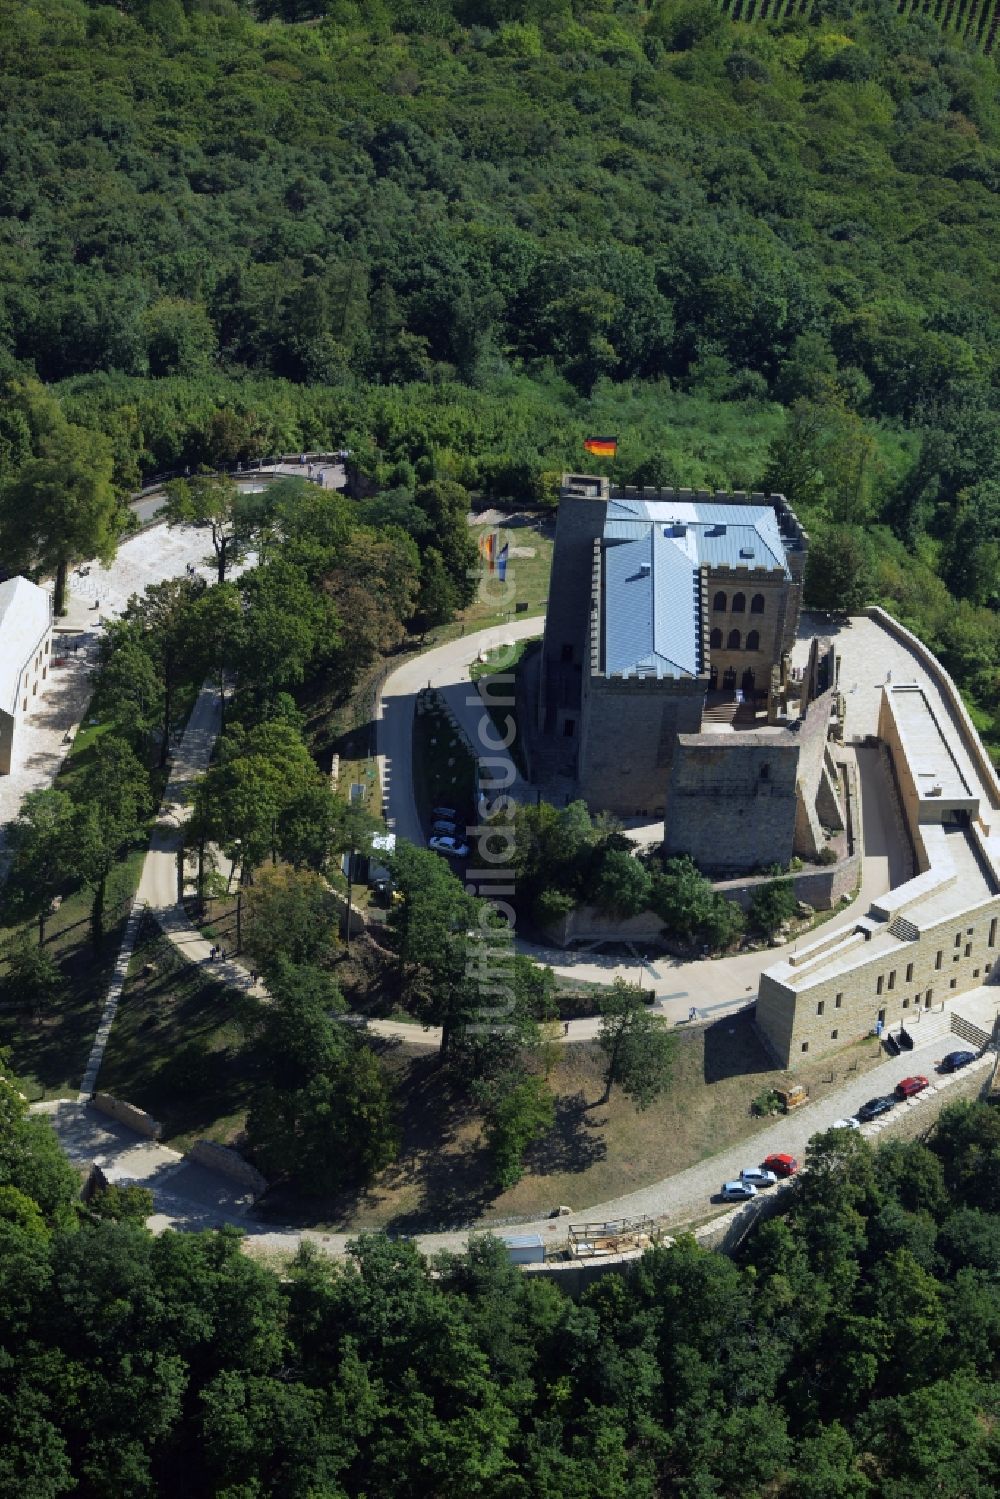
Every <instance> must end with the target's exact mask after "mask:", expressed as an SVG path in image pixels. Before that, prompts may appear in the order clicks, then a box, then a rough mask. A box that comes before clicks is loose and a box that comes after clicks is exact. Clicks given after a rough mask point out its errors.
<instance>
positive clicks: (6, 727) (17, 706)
mask: <svg viewBox="0 0 1000 1499" xmlns="http://www.w3.org/2000/svg"><path fill="white" fill-rule="evenodd" d="M51 648H52V600H51V598H50V596H49V595H48V594H47V593H46V591H45V589H44V588H39V587H37V585H36V584H34V583H29V582H28V580H27V578H8V579H7V581H6V582H5V583H0V775H9V774H10V769H11V764H12V761H13V758H14V751H15V746H16V740H17V731H18V728H19V726H20V724H21V723H22V722H23V720H24V719H25V718H26V717H27V715H28V714H29V713H30V712H31V710H32V708H33V707H34V706H35V703H36V700H37V698H38V694H39V692H40V691H41V689H42V686H43V684H44V682H45V679H46V677H47V676H48V672H49V664H50V660H51Z"/></svg>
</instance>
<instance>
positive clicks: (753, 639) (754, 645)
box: [747, 630, 760, 651]
mask: <svg viewBox="0 0 1000 1499" xmlns="http://www.w3.org/2000/svg"><path fill="white" fill-rule="evenodd" d="M747 650H748V651H759V650H760V632H759V631H758V630H751V631H750V634H749V635H748V636H747Z"/></svg>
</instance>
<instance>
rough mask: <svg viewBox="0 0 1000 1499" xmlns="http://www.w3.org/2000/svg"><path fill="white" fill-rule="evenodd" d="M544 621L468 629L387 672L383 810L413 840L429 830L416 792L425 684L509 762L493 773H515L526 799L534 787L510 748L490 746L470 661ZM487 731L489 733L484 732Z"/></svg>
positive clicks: (474, 738) (381, 754)
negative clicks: (417, 734) (418, 716)
mask: <svg viewBox="0 0 1000 1499" xmlns="http://www.w3.org/2000/svg"><path fill="white" fill-rule="evenodd" d="M543 624H544V621H543V620H542V619H541V618H539V617H535V618H533V619H519V620H516V621H514V622H513V623H511V624H508V625H493V626H491V628H490V629H488V630H479V631H477V632H476V634H474V635H464V636H462V637H461V638H460V639H458V640H451V641H449V642H448V644H447V645H439V646H436V647H435V648H434V649H433V650H429V651H424V652H423V653H422V654H421V655H419V656H417V657H415V658H414V659H412V660H410V661H407V662H405V663H404V664H403V665H402V666H399V667H397V668H396V670H395V671H394V672H391V673H390V675H389V676H388V677H386V679H385V682H384V683H383V685H382V689H381V691H380V693H379V697H378V701H377V703H376V706H375V719H376V749H377V760H378V767H379V774H380V776H381V780H382V810H383V812H384V813H385V819H386V826H387V827H388V829H389V831H390V832H392V833H396V834H398V836H399V837H401V838H408V839H409V840H410V842H411V843H423V841H424V830H423V827H422V825H421V822H420V818H419V816H418V814H417V804H416V799H415V797H414V794H413V715H414V712H415V710H416V701H417V693H418V692H420V690H421V689H422V688H425V687H436V688H437V689H438V691H439V692H440V693H441V695H442V696H443V697H444V699H445V700H446V702H447V703H448V706H449V707H450V708H451V710H452V712H453V713H454V714H455V717H456V718H457V720H458V722H459V723H460V724H461V726H462V728H463V729H464V731H465V733H466V734H467V735H468V737H469V739H470V741H471V742H472V743H473V744H474V745H481V746H483V749H482V753H483V754H487V753H488V754H489V755H490V757H491V758H492V757H494V756H495V757H496V758H497V759H498V760H499V761H502V762H503V767H501V766H499V765H498V766H496V767H491V771H490V773H491V775H493V776H494V777H499V776H501V775H507V776H509V777H510V778H511V781H512V787H511V795H513V796H514V797H516V798H517V797H519V798H520V799H522V800H523V799H524V797H525V796H527V795H528V789H527V787H526V786H525V784H524V782H523V781H522V780H521V777H520V776H519V775H518V773H517V770H516V767H515V766H514V763H513V761H512V760H511V758H510V755H509V754H508V752H507V750H505V749H493V748H489V749H487V748H486V746H487V745H488V744H490V743H491V741H492V737H493V731H492V730H489V729H488V727H487V726H488V725H489V723H490V719H489V715H488V714H487V713H486V712H485V711H484V709H483V707H482V705H481V700H480V697H479V693H478V690H477V689H476V688H475V687H474V686H473V684H472V682H471V680H470V678H469V667H470V665H471V664H472V662H473V661H478V660H479V657H480V655H481V653H482V652H484V651H492V650H495V649H497V647H499V646H501V645H503V644H505V643H506V642H507V641H516V640H530V639H531V638H532V637H533V636H536V635H540V634H541V632H542V626H543ZM484 735H485V736H487V737H484Z"/></svg>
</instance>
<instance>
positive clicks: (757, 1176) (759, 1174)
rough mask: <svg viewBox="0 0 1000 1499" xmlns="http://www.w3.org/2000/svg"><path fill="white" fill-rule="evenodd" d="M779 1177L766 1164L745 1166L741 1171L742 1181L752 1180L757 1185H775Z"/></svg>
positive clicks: (752, 1183)
mask: <svg viewBox="0 0 1000 1499" xmlns="http://www.w3.org/2000/svg"><path fill="white" fill-rule="evenodd" d="M777 1180H778V1178H777V1176H776V1175H775V1174H774V1172H773V1171H768V1169H767V1167H766V1166H744V1168H743V1170H742V1171H741V1172H740V1181H741V1182H750V1183H751V1185H752V1186H755V1187H773V1186H774V1185H775V1183H776V1182H777Z"/></svg>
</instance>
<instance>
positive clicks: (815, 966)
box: [756, 609, 1000, 1067]
mask: <svg viewBox="0 0 1000 1499" xmlns="http://www.w3.org/2000/svg"><path fill="white" fill-rule="evenodd" d="M870 614H871V617H872V618H873V620H876V621H877V623H878V624H879V626H880V628H881V629H882V630H883V631H884V632H885V633H886V635H887V636H888V637H890V638H891V639H892V640H893V641H895V642H896V643H898V644H899V645H900V646H902V647H903V648H904V650H905V653H906V654H905V656H903V655H902V654H901V655H900V657H899V661H898V664H897V666H896V668H895V670H893V671H892V672H891V675H890V679H889V680H887V681H886V682H885V683H884V684H883V686H882V688H881V701H880V704H879V717H878V739H879V740H881V741H882V742H883V743H884V744H885V745H886V746H887V748H888V752H889V757H890V763H891V767H892V778H893V781H894V783H895V791H896V796H897V798H898V802H899V805H900V807H901V809H902V815H903V820H904V823H905V827H906V831H907V833H908V836H909V839H910V841H911V843H912V849H913V854H914V857H915V867H916V870H917V873H916V875H915V877H914V878H913V879H910V880H908V881H906V883H904V884H902V885H899V886H897V888H896V889H895V890H891V891H890V892H889V893H888V894H887V895H884V896H881V897H880V898H879V899H878V900H877V901H875V902H874V904H873V905H872V906H871V908H870V910H869V911H868V912H867V913H866V914H865V915H863V916H860V917H857V918H855V919H854V920H852V921H851V922H850V923H849V924H848V925H846V926H839V927H836V928H835V929H833V930H827V931H826V932H825V933H824V935H823V936H822V937H820V939H819V940H818V941H816V942H813V943H810V944H809V945H808V946H802V947H799V948H798V949H797V951H795V952H794V953H792V954H791V956H790V957H788V958H786V959H784V960H782V961H781V962H779V963H776V964H774V966H773V967H771V968H769V969H768V970H767V971H766V972H765V973H764V974H762V975H761V979H760V987H759V992H758V996H757V1013H756V1022H757V1026H758V1029H759V1030H760V1032H761V1033H762V1035H763V1037H764V1039H765V1041H766V1042H767V1043H768V1046H769V1048H770V1049H771V1051H772V1052H773V1053H774V1055H775V1057H776V1059H777V1060H778V1061H779V1062H780V1063H781V1064H782V1065H783V1066H786V1067H787V1066H790V1065H793V1064H794V1062H795V1061H796V1060H797V1059H798V1058H800V1057H801V1056H802V1054H803V1053H804V1052H810V1053H812V1054H815V1053H817V1052H824V1051H831V1050H835V1049H836V1048H838V1047H842V1046H844V1045H845V1044H847V1043H848V1042H851V1041H854V1040H856V1039H858V1038H859V1037H861V1036H864V1035H866V1034H868V1033H869V1032H870V1031H871V1030H873V1029H876V1028H879V1023H880V1022H881V1028H885V1029H889V1028H891V1027H894V1026H899V1025H904V1026H906V1027H907V1028H910V1027H912V1026H913V1025H914V1023H915V1022H918V1021H919V1020H920V1018H921V1012H925V1011H928V1010H931V1009H932V1008H934V1009H935V1010H937V1009H940V1008H941V1007H942V1005H947V1002H948V1001H949V1000H953V999H955V998H957V997H958V996H959V995H961V994H963V993H965V994H967V993H968V992H969V991H970V990H974V989H976V988H980V987H983V986H986V985H988V984H993V983H994V982H995V980H996V978H997V977H998V973H997V968H996V964H997V958H998V956H1000V947H998V941H1000V929H998V928H1000V781H998V779H997V773H996V771H995V770H994V768H993V765H992V763H991V761H990V758H989V755H988V754H987V753H986V750H985V749H984V747H983V744H982V742H981V740H980V738H979V735H978V734H977V733H976V730H975V727H974V725H973V723H972V721H971V719H970V718H969V715H968V713H967V711H966V709H965V705H964V704H963V702H962V699H961V696H960V694H959V692H958V690H957V688H956V687H955V685H954V683H953V682H952V680H951V678H950V677H949V676H948V674H947V672H946V671H945V670H944V668H943V667H942V666H941V664H940V662H939V661H938V660H937V659H936V657H934V656H933V655H932V654H931V652H930V651H929V650H928V649H927V648H926V646H924V645H923V643H922V642H921V641H919V640H917V639H916V637H915V636H913V635H911V634H910V633H909V631H907V630H906V629H904V628H903V626H902V625H900V624H898V622H897V621H896V620H894V619H892V617H891V616H890V615H887V614H885V613H884V611H882V610H880V609H873V610H871V611H870ZM907 678H908V679H909V680H907ZM849 717H850V710H848V718H849ZM985 1008H986V1010H987V1012H988V1013H991V1014H992V1013H993V1012H994V1011H995V1009H996V1005H992V1006H990V1005H986V1006H985Z"/></svg>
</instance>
